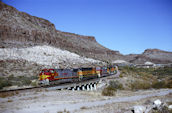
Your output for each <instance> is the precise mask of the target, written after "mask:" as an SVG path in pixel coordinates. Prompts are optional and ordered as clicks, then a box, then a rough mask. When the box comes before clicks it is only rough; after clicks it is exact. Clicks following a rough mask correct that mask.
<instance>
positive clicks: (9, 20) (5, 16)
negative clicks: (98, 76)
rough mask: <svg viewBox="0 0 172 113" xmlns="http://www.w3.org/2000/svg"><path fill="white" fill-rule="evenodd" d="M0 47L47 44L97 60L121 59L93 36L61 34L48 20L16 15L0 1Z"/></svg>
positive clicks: (21, 13)
mask: <svg viewBox="0 0 172 113" xmlns="http://www.w3.org/2000/svg"><path fill="white" fill-rule="evenodd" d="M0 38H1V42H0V47H1V48H9V47H10V48H12V47H17V48H21V47H28V46H35V45H44V44H46V45H50V46H54V47H58V48H61V49H64V50H68V51H71V52H74V53H77V54H79V55H81V56H86V57H90V58H94V59H99V60H105V61H107V60H112V59H118V58H121V57H123V55H121V54H119V52H118V51H112V50H109V49H107V48H105V47H103V46H102V45H100V44H98V43H97V42H96V40H95V38H94V37H93V36H82V35H78V34H74V33H67V32H61V31H59V30H56V29H55V26H54V24H52V23H51V22H49V21H48V20H45V19H42V18H38V17H35V16H31V15H29V14H27V13H24V12H19V11H18V10H16V9H15V8H14V7H11V6H8V5H6V4H4V3H2V2H0Z"/></svg>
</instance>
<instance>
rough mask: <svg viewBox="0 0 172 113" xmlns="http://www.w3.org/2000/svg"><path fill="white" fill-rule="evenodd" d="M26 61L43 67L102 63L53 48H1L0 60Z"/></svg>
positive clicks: (45, 46)
mask: <svg viewBox="0 0 172 113" xmlns="http://www.w3.org/2000/svg"><path fill="white" fill-rule="evenodd" d="M6 59H12V60H13V59H14V60H17V59H24V60H27V61H29V62H34V63H37V64H41V65H49V66H52V65H53V64H56V65H57V64H59V63H61V64H62V63H72V64H76V63H83V64H84V63H98V62H100V61H98V60H94V59H91V58H85V57H81V56H79V55H77V54H75V53H71V52H69V51H66V50H61V49H59V48H55V47H51V46H47V45H44V46H34V47H27V48H0V60H6Z"/></svg>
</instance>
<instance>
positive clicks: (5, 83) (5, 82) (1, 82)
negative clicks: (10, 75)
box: [0, 77, 12, 89]
mask: <svg viewBox="0 0 172 113" xmlns="http://www.w3.org/2000/svg"><path fill="white" fill-rule="evenodd" d="M11 85H12V82H11V81H9V80H7V79H6V78H2V77H1V78H0V89H3V87H6V86H11Z"/></svg>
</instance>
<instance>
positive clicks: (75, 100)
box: [0, 89, 172, 113]
mask: <svg viewBox="0 0 172 113" xmlns="http://www.w3.org/2000/svg"><path fill="white" fill-rule="evenodd" d="M169 93H172V90H171V89H162V90H152V91H151V90H149V91H139V92H138V93H136V94H134V95H128V96H116V97H115V96H114V97H104V96H101V94H100V93H98V92H86V91H79V92H78V91H74V92H72V91H41V92H34V91H33V92H25V93H19V94H18V95H16V96H12V97H8V98H0V108H1V110H0V112H4V113H9V112H14V113H36V112H39V113H45V112H47V113H57V112H58V111H64V110H67V111H70V113H73V112H76V111H80V110H81V111H80V112H82V108H83V109H84V110H86V111H88V112H91V111H90V109H89V108H96V107H98V106H102V107H103V106H105V105H107V104H114V103H125V102H134V101H139V100H142V99H147V98H151V97H157V98H158V96H165V95H168V94H169ZM8 100H12V102H8ZM124 106H125V105H124ZM102 107H101V108H102Z"/></svg>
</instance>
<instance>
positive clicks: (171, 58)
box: [129, 49, 172, 64]
mask: <svg viewBox="0 0 172 113" xmlns="http://www.w3.org/2000/svg"><path fill="white" fill-rule="evenodd" d="M129 56H130V55H129ZM146 61H150V62H153V63H156V64H166V63H172V52H167V51H163V50H159V49H146V50H145V51H144V52H143V53H142V54H140V55H134V57H132V58H131V60H130V62H131V63H134V64H143V63H145V62H146Z"/></svg>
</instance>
